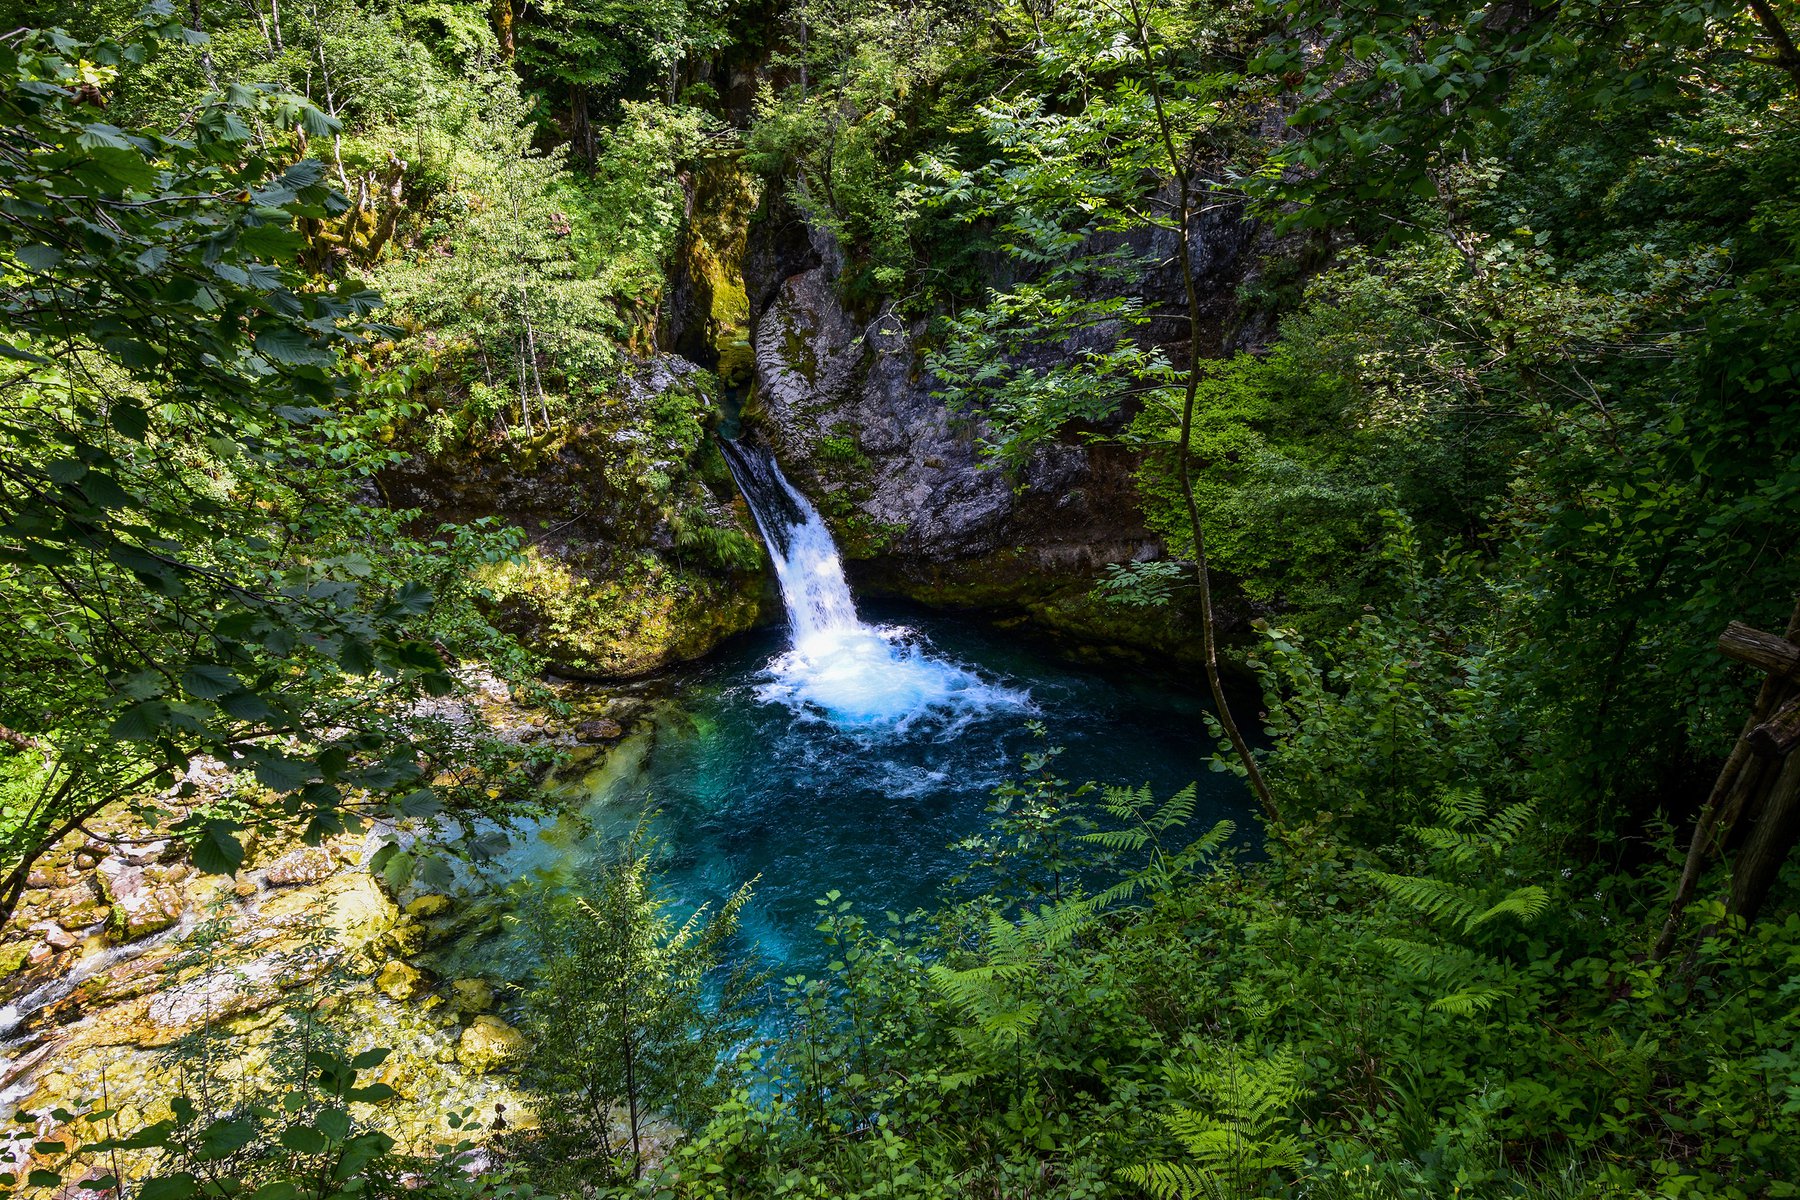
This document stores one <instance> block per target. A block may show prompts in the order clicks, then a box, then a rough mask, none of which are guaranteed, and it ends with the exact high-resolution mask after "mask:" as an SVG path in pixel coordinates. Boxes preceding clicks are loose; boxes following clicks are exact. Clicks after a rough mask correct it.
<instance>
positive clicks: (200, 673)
mask: <svg viewBox="0 0 1800 1200" xmlns="http://www.w3.org/2000/svg"><path fill="white" fill-rule="evenodd" d="M181 686H182V689H183V690H184V691H186V692H187V694H188V695H190V696H193V697H194V698H195V699H198V700H217V699H218V698H219V697H220V696H223V695H226V694H228V693H230V692H235V691H237V690H238V689H239V688H241V687H243V686H244V684H243V681H242V680H240V679H239V678H238V677H237V676H236V675H234V674H232V673H231V671H230V670H229V669H227V668H225V667H221V666H218V665H217V664H215V663H194V664H193V665H192V666H190V667H189V668H188V669H187V670H186V671H184V672H183V673H182V676H181Z"/></svg>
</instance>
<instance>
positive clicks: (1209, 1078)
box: [1119, 1045, 1305, 1200]
mask: <svg viewBox="0 0 1800 1200" xmlns="http://www.w3.org/2000/svg"><path fill="white" fill-rule="evenodd" d="M1195 1049H1196V1050H1197V1051H1199V1052H1201V1053H1205V1054H1206V1055H1207V1058H1206V1060H1205V1061H1203V1062H1200V1063H1182V1064H1178V1065H1175V1066H1172V1067H1170V1068H1168V1070H1167V1072H1166V1073H1167V1076H1168V1078H1169V1082H1170V1083H1171V1084H1172V1085H1173V1086H1174V1087H1175V1088H1177V1089H1178V1090H1180V1091H1183V1092H1186V1093H1188V1094H1189V1095H1191V1096H1192V1097H1194V1102H1193V1103H1179V1104H1176V1105H1173V1106H1172V1107H1171V1108H1170V1109H1169V1110H1168V1111H1166V1112H1162V1113H1158V1114H1157V1120H1158V1121H1159V1122H1160V1123H1161V1124H1162V1125H1163V1127H1164V1128H1165V1129H1167V1130H1168V1131H1169V1133H1170V1134H1171V1135H1172V1136H1173V1137H1174V1139H1175V1141H1176V1143H1177V1144H1178V1145H1180V1147H1181V1150H1182V1153H1183V1155H1184V1158H1183V1159H1181V1160H1162V1161H1152V1162H1146V1163H1134V1164H1132V1165H1130V1166H1127V1167H1125V1168H1123V1169H1121V1170H1120V1172H1119V1178H1120V1179H1121V1180H1123V1181H1124V1182H1126V1183H1129V1184H1132V1185H1133V1186H1135V1187H1138V1188H1140V1189H1142V1190H1143V1191H1145V1192H1148V1193H1149V1194H1150V1195H1151V1196H1153V1197H1156V1200H1197V1198H1199V1197H1207V1198H1209V1200H1235V1198H1237V1197H1250V1196H1256V1195H1261V1194H1262V1193H1263V1191H1264V1187H1265V1185H1266V1184H1267V1183H1268V1180H1269V1176H1270V1175H1271V1174H1272V1173H1273V1172H1276V1171H1282V1170H1292V1169H1294V1168H1296V1167H1298V1166H1299V1165H1300V1163H1301V1158H1302V1155H1301V1149H1300V1143H1299V1140H1298V1139H1297V1138H1296V1136H1295V1135H1294V1133H1293V1132H1292V1129H1291V1125H1292V1122H1293V1108H1294V1105H1295V1103H1296V1102H1298V1100H1299V1099H1300V1097H1301V1096H1302V1095H1303V1094H1304V1092H1305V1088H1304V1085H1303V1084H1302V1082H1301V1067H1302V1064H1301V1060H1300V1056H1299V1055H1298V1054H1296V1053H1295V1052H1294V1050H1293V1049H1292V1048H1290V1047H1286V1046H1284V1047H1282V1048H1281V1049H1279V1050H1277V1051H1276V1052H1275V1053H1274V1054H1272V1055H1269V1056H1267V1057H1248V1056H1246V1055H1245V1054H1244V1053H1243V1052H1242V1051H1241V1050H1240V1049H1239V1048H1238V1047H1236V1046H1232V1045H1225V1046H1211V1047H1200V1046H1196V1047H1195Z"/></svg>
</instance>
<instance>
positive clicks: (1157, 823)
mask: <svg viewBox="0 0 1800 1200" xmlns="http://www.w3.org/2000/svg"><path fill="white" fill-rule="evenodd" d="M1149 791H1150V788H1149V785H1145V787H1144V793H1145V795H1146V796H1148V795H1149ZM1199 794H1200V793H1199V787H1198V785H1197V784H1192V783H1190V784H1188V785H1187V786H1186V787H1184V788H1182V789H1181V790H1180V791H1178V792H1176V793H1175V794H1174V795H1173V796H1170V797H1169V798H1168V799H1167V800H1165V801H1163V803H1162V807H1160V808H1158V809H1157V810H1156V816H1154V817H1152V818H1151V819H1150V827H1151V828H1152V829H1155V830H1156V831H1157V832H1159V833H1160V832H1162V831H1163V830H1165V829H1176V828H1179V827H1180V826H1182V825H1186V824H1187V823H1188V821H1189V820H1190V819H1191V818H1192V817H1193V815H1194V803H1195V800H1196V798H1197V797H1198V796H1199Z"/></svg>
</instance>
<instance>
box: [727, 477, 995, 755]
mask: <svg viewBox="0 0 1800 1200" xmlns="http://www.w3.org/2000/svg"><path fill="white" fill-rule="evenodd" d="M721 446H722V448H723V449H724V452H725V460H726V462H727V463H729V464H730V466H731V473H732V475H733V476H734V477H735V478H736V479H737V482H738V487H739V488H740V489H741V490H742V491H743V493H744V499H745V500H746V501H748V503H749V505H750V512H751V514H752V515H753V516H754V517H755V518H756V526H757V528H758V529H760V530H762V535H763V540H764V542H766V543H767V544H768V547H769V557H770V558H771V559H773V560H774V563H775V576H776V579H777V580H778V581H779V583H780V584H781V598H782V602H783V603H784V604H785V605H786V606H787V614H788V625H789V628H790V631H791V634H792V644H791V646H790V648H789V649H788V650H787V651H786V652H785V653H783V654H780V655H777V656H776V657H775V658H774V659H772V660H770V662H769V668H768V671H769V677H768V681H767V682H766V683H764V684H763V685H762V686H761V687H760V688H758V689H757V696H758V698H759V699H762V700H765V701H770V702H775V703H782V704H786V705H787V706H788V707H790V708H792V709H793V710H794V712H795V713H796V714H797V715H800V716H802V717H808V718H817V717H821V716H822V717H823V718H824V719H826V720H829V721H830V722H831V723H832V724H834V725H837V726H839V727H840V728H849V729H857V730H869V731H876V732H879V731H883V730H893V731H897V732H904V731H906V730H908V729H910V728H912V727H913V726H914V725H915V724H916V723H918V722H919V721H921V720H924V719H931V720H933V721H936V722H940V723H943V724H945V725H948V726H950V727H951V728H954V727H956V726H959V725H961V724H962V723H963V722H965V721H967V720H969V719H971V718H973V717H976V716H979V715H981V714H983V713H987V712H991V711H993V710H996V709H1025V708H1028V707H1029V706H1030V699H1029V697H1028V696H1027V695H1026V694H1025V693H1024V692H1022V691H1015V690H1013V689H1010V688H1005V687H1002V686H1000V685H998V684H994V683H989V682H988V681H986V680H984V679H982V678H981V677H980V676H978V675H976V674H975V673H974V672H973V671H971V670H969V669H968V668H966V667H963V666H960V665H958V664H956V663H953V662H948V661H946V660H944V659H942V658H938V657H935V656H934V655H931V654H929V653H927V652H926V649H925V646H924V644H923V641H922V639H921V638H920V636H919V635H918V634H917V633H915V632H914V631H913V630H910V629H907V628H905V627H904V626H897V625H865V624H864V623H863V622H862V621H861V620H860V619H859V618H858V617H857V615H856V603H855V601H853V600H852V599H851V597H850V585H849V583H847V582H846V581H845V579H844V563H843V559H842V558H841V557H840V556H839V555H838V548H837V543H836V542H834V541H832V539H831V531H830V530H828V529H826V527H825V521H824V519H823V518H822V517H820V516H819V510H818V509H816V508H814V507H813V506H812V504H811V502H810V501H808V500H807V498H806V497H805V496H803V495H801V494H800V493H799V492H798V491H797V490H795V488H794V486H793V485H792V484H790V483H789V482H788V481H787V478H786V477H785V476H784V475H782V473H781V468H780V467H779V466H777V465H776V463H775V459H774V456H773V455H771V454H769V452H768V451H767V450H765V449H763V448H762V447H760V446H756V445H750V444H745V443H741V442H722V443H721Z"/></svg>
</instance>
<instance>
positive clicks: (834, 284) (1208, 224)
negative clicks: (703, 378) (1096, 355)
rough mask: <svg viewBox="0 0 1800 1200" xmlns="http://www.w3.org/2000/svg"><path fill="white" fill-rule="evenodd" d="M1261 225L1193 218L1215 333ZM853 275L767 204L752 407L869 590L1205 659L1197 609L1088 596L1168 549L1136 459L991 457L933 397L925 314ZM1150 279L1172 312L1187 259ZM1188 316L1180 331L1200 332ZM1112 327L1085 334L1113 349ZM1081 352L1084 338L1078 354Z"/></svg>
mask: <svg viewBox="0 0 1800 1200" xmlns="http://www.w3.org/2000/svg"><path fill="white" fill-rule="evenodd" d="M1257 236H1258V231H1257V229H1256V227H1255V225H1254V224H1253V223H1252V222H1250V221H1249V220H1248V219H1246V218H1245V217H1244V216H1243V215H1242V213H1241V212H1238V211H1236V210H1233V209H1231V208H1229V207H1226V208H1222V209H1218V210H1216V211H1213V212H1210V213H1209V214H1208V215H1206V216H1205V217H1203V218H1200V219H1198V220H1197V221H1196V228H1195V230H1194V244H1195V245H1196V247H1198V249H1199V253H1198V255H1197V259H1196V261H1197V270H1196V276H1197V281H1198V282H1199V284H1200V286H1201V290H1202V294H1203V296H1205V297H1206V298H1207V299H1206V314H1205V315H1206V319H1207V320H1208V321H1209V323H1210V324H1211V334H1210V336H1211V337H1212V339H1213V340H1214V341H1215V342H1220V343H1222V342H1223V340H1224V339H1225V338H1226V332H1225V325H1226V323H1227V322H1228V321H1229V320H1230V319H1231V314H1232V312H1233V311H1234V309H1235V300H1234V297H1233V289H1234V288H1235V287H1236V285H1237V283H1238V282H1239V280H1240V279H1241V277H1242V275H1243V273H1244V271H1246V270H1247V269H1248V263H1249V260H1250V257H1251V256H1250V250H1251V247H1252V246H1253V244H1254V243H1255V240H1256V238H1257ZM1173 238H1174V235H1173V234H1172V233H1167V232H1159V233H1157V234H1155V235H1154V236H1153V237H1152V236H1149V235H1146V236H1145V237H1144V238H1142V239H1140V240H1141V242H1142V244H1140V245H1137V246H1135V247H1134V249H1136V250H1137V251H1139V252H1141V253H1144V254H1146V255H1148V256H1151V257H1152V258H1155V257H1156V256H1157V255H1159V254H1160V255H1162V256H1163V257H1164V258H1167V257H1170V256H1172V253H1173ZM1164 242H1167V243H1169V244H1167V245H1164V244H1162V243H1164ZM843 274H844V264H843V261H842V257H841V254H840V252H839V250H838V247H837V246H836V244H835V243H834V242H833V240H832V239H831V237H830V236H829V235H828V234H826V233H824V232H822V231H820V230H817V229H813V228H809V227H808V226H807V225H806V224H805V223H804V222H803V221H801V220H800V219H799V218H798V217H797V216H796V215H795V214H794V213H793V212H791V211H789V210H784V209H783V208H782V206H781V205H780V204H773V205H771V206H770V208H769V210H768V211H767V212H766V213H765V214H764V219H763V220H762V221H761V222H760V223H759V225H758V226H757V227H756V228H755V229H754V231H753V234H752V245H751V249H750V253H749V254H748V255H747V256H746V277H747V282H748V288H747V294H748V295H749V297H750V299H751V303H752V307H753V310H754V312H755V314H756V316H755V337H754V346H755V357H756V381H757V392H756V397H755V401H754V404H753V406H752V408H751V410H750V411H749V414H748V415H749V416H750V417H751V418H752V420H753V421H754V423H755V425H756V428H757V430H758V433H759V435H760V436H762V437H764V438H766V439H767V441H768V442H769V443H770V445H771V447H772V448H773V449H774V451H775V454H776V457H777V458H778V459H779V460H780V461H781V463H782V467H783V470H784V471H786V472H787V473H788V475H789V477H790V478H792V479H793V480H794V481H795V482H796V484H797V486H799V487H800V488H801V489H802V490H803V491H805V492H807V493H808V495H809V496H810V497H812V498H813V500H814V501H815V502H816V503H817V504H818V505H819V507H820V509H821V511H822V512H823V513H824V514H825V516H826V519H827V520H828V521H829V522H830V523H831V525H832V527H833V532H834V533H835V534H836V535H837V536H838V538H839V541H840V543H841V544H842V545H843V547H844V550H845V552H846V554H847V556H848V557H850V558H852V559H856V560H860V563H859V565H858V566H857V567H856V568H855V578H856V581H857V582H858V583H859V584H860V585H861V586H862V588H863V589H864V590H875V591H885V592H891V593H898V594H902V595H907V596H910V597H913V598H916V599H921V600H925V601H927V602H931V603H936V604H942V605H948V606H958V607H979V608H990V609H1001V610H1007V609H1010V610H1012V611H1015V612H1019V613H1022V614H1024V615H1026V616H1027V617H1028V618H1029V619H1030V620H1031V621H1032V622H1033V623H1034V624H1035V625H1037V626H1038V627H1039V628H1042V629H1045V630H1048V631H1051V632H1054V633H1059V634H1064V635H1067V636H1068V639H1069V641H1070V644H1080V643H1083V642H1093V641H1100V642H1111V643H1115V644H1117V645H1121V646H1125V647H1135V648H1136V649H1137V650H1139V651H1155V652H1156V653H1158V654H1159V655H1166V654H1170V653H1173V654H1175V655H1176V656H1177V657H1181V656H1185V655H1191V654H1193V653H1195V652H1196V650H1197V646H1196V645H1195V642H1194V632H1193V631H1194V629H1195V628H1196V623H1195V621H1194V619H1193V614H1191V613H1185V612H1180V611H1167V612H1158V613H1153V614H1150V615H1148V616H1146V615H1144V614H1142V613H1131V612H1125V611H1121V610H1118V609H1116V608H1112V607H1110V606H1107V605H1104V604H1101V603H1099V602H1097V601H1095V600H1093V599H1092V598H1091V595H1090V593H1091V589H1092V584H1093V582H1094V580H1095V578H1096V576H1097V575H1098V574H1099V573H1100V572H1101V571H1102V570H1103V569H1104V568H1105V567H1106V566H1107V565H1108V564H1113V563H1124V562H1129V561H1133V560H1139V561H1142V560H1148V559H1155V558H1159V557H1161V556H1162V555H1163V546H1162V543H1161V541H1160V540H1159V539H1158V537H1157V536H1156V535H1155V534H1154V533H1153V532H1152V531H1151V530H1150V529H1149V528H1148V527H1147V525H1146V524H1145V522H1144V518H1143V514H1142V511H1141V508H1140V505H1139V502H1138V496H1137V490H1136V486H1135V483H1134V480H1133V472H1134V471H1135V470H1136V468H1137V465H1138V461H1137V458H1136V456H1135V455H1134V454H1133V453H1132V452H1130V451H1127V450H1125V449H1123V448H1121V447H1118V446H1111V445H1106V444H1104V443H1092V442H1089V443H1083V442H1077V441H1068V442H1059V443H1056V444H1051V445H1047V446H1044V447H1042V448H1040V449H1039V450H1038V451H1037V452H1036V453H1035V454H1033V455H1032V457H1031V459H1030V460H1029V461H1028V462H1027V463H1026V464H1025V466H1024V467H1023V469H1022V470H1021V471H1020V473H1019V474H1018V476H1017V477H1016V478H1015V477H1008V476H1007V475H1006V474H1005V473H1003V472H1002V471H1001V470H999V469H997V468H994V467H990V466H989V465H988V464H987V462H986V461H984V459H983V456H982V454H981V449H980V440H981V436H982V434H983V432H984V429H985V426H984V425H983V424H982V422H981V421H980V420H979V419H978V418H977V417H971V416H967V415H964V414H957V413H953V412H951V411H950V410H949V408H948V407H947V406H946V404H945V403H944V402H943V401H942V400H939V399H937V398H936V397H934V396H933V395H932V391H933V387H934V384H933V381H932V379H931V377H930V375H929V374H928V373H927V371H926V370H925V367H924V362H923V354H922V352H921V349H920V342H921V338H922V335H923V334H924V333H925V331H926V330H925V325H924V323H922V322H916V321H915V322H908V321H907V320H905V319H903V318H901V317H899V316H897V315H895V314H894V312H893V311H892V308H891V306H889V305H886V304H881V305H877V306H876V307H874V308H873V309H870V310H867V311H856V310H854V309H853V307H852V306H850V305H848V304H846V303H845V302H844V301H843V299H842V298H841V295H840V287H841V281H842V277H843ZM1142 290H1143V296H1142V299H1143V300H1144V302H1145V304H1146V307H1147V308H1148V309H1149V310H1150V311H1152V312H1164V313H1166V312H1171V311H1175V310H1176V309H1177V306H1178V305H1179V304H1180V303H1181V298H1182V284H1181V279H1180V274H1179V271H1178V270H1174V269H1172V268H1167V267H1164V268H1158V269H1156V270H1153V271H1150V272H1148V273H1147V274H1146V275H1145V276H1144V278H1143V284H1142ZM1181 311H1185V310H1181ZM1183 322H1184V318H1183V321H1177V322H1176V323H1175V326H1174V327H1173V328H1174V332H1176V333H1179V332H1181V331H1184V330H1185V324H1184V323H1183ZM1166 324H1167V322H1166V321H1161V320H1160V319H1159V323H1153V326H1152V328H1153V329H1154V330H1159V331H1160V332H1161V334H1162V335H1163V336H1167V335H1168V334H1169V333H1170V330H1169V329H1165V328H1162V326H1163V325H1166ZM1115 334H1116V331H1114V330H1104V329H1102V330H1094V331H1089V332H1088V333H1086V334H1084V335H1081V336H1082V337H1084V338H1085V339H1087V341H1089V342H1093V343H1094V344H1095V345H1098V344H1100V343H1103V342H1104V343H1110V341H1111V339H1112V338H1113V337H1114V336H1115ZM1083 348H1084V346H1083V345H1078V344H1075V342H1073V341H1072V342H1071V343H1070V344H1069V345H1067V346H1066V347H1063V350H1064V351H1066V352H1067V353H1070V354H1073V353H1078V352H1079V351H1080V350H1081V349H1083Z"/></svg>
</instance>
